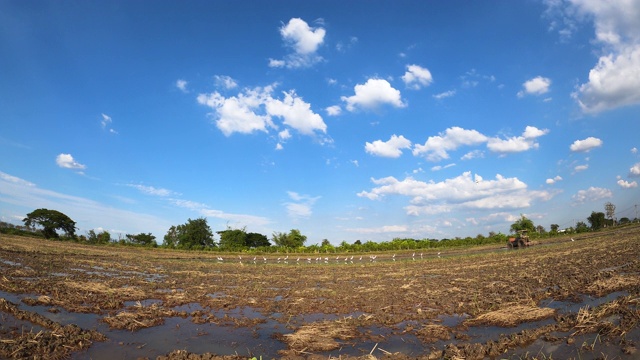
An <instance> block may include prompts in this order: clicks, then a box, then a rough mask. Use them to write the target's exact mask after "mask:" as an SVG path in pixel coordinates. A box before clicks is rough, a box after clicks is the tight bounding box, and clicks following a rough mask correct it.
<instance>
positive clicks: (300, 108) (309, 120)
mask: <svg viewBox="0 0 640 360" xmlns="http://www.w3.org/2000/svg"><path fill="white" fill-rule="evenodd" d="M283 94H284V100H278V99H274V98H269V99H268V100H267V102H266V109H267V113H268V114H269V115H272V116H280V117H282V118H283V123H284V124H285V125H288V126H290V127H292V128H294V129H296V130H298V131H299V132H300V133H302V134H305V135H312V134H313V133H314V132H315V131H321V132H323V133H326V132H327V125H326V124H325V123H324V121H323V120H322V117H321V116H320V115H318V114H316V113H314V112H313V111H312V110H311V104H309V103H306V102H304V101H303V100H302V98H301V97H299V96H298V95H297V94H296V93H295V91H293V90H291V91H289V92H284V93H283Z"/></svg>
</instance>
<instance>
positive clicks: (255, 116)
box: [198, 86, 327, 136]
mask: <svg viewBox="0 0 640 360" xmlns="http://www.w3.org/2000/svg"><path fill="white" fill-rule="evenodd" d="M273 89H274V87H273V86H266V87H256V88H254V89H245V90H244V91H243V92H241V93H239V94H238V95H237V96H231V97H228V98H227V97H224V96H223V95H221V94H220V93H218V92H214V93H211V94H200V95H198V102H199V103H200V104H202V105H206V106H208V107H210V108H211V109H213V113H211V115H212V116H213V117H214V118H215V119H216V120H215V122H216V126H217V127H218V129H220V131H222V133H223V134H225V135H226V136H230V135H231V134H233V133H234V132H239V133H243V134H249V133H252V132H255V131H262V132H269V130H270V129H276V128H277V126H276V124H275V123H274V122H273V117H279V118H281V119H282V120H283V124H284V125H286V126H289V127H291V128H293V129H295V130H297V131H298V132H300V133H301V134H305V135H312V134H314V132H315V131H320V132H322V133H325V132H326V130H327V126H326V124H325V123H324V121H323V120H322V117H321V116H320V115H318V114H316V113H314V112H313V111H312V110H311V105H310V104H309V103H306V102H304V100H303V99H302V98H301V97H300V96H298V95H297V94H296V93H295V91H293V90H291V91H288V92H283V99H277V98H274V97H273V96H272V92H273Z"/></svg>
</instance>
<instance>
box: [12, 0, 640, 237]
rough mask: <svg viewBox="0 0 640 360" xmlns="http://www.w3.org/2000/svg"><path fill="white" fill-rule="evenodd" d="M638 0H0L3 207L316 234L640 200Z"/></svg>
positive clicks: (143, 222)
mask: <svg viewBox="0 0 640 360" xmlns="http://www.w3.org/2000/svg"><path fill="white" fill-rule="evenodd" d="M638 19H640V1H638V0H633V1H631V0H629V1H615V2H610V3H604V2H601V1H596V0H571V1H563V0H553V1H552V0H549V1H506V0H505V1H476V2H468V1H440V2H436V1H429V2H426V1H388V2H383V1H349V2H344V1H304V2H301V1H270V2H267V1H187V2H175V1H50V2H42V1H39V2H33V1H7V0H4V1H0V154H1V155H2V156H0V218H1V219H2V220H3V221H8V222H12V223H21V221H20V220H21V219H22V218H23V217H24V216H25V215H26V214H27V213H29V212H30V211H32V210H34V209H36V208H41V207H44V208H52V209H56V210H59V211H62V212H64V213H65V214H67V215H69V216H70V217H71V218H72V219H74V220H75V221H77V226H78V228H79V233H81V234H82V233H85V232H86V231H88V230H90V229H96V230H102V229H104V230H107V231H109V232H111V233H112V235H113V237H117V236H118V234H119V233H122V234H126V233H139V232H151V233H153V234H154V235H156V237H157V238H158V240H159V241H162V237H163V236H164V234H165V233H166V231H167V229H168V228H169V227H170V226H171V225H178V224H182V223H185V222H186V221H187V219H188V218H192V219H194V218H198V217H206V218H207V220H208V222H209V225H210V226H211V227H212V229H213V230H214V231H219V230H224V229H225V228H227V227H228V226H229V227H232V228H243V227H246V229H247V230H248V231H252V232H260V233H263V234H265V235H267V236H269V237H270V236H271V234H272V233H273V232H274V231H278V232H288V231H289V230H290V229H293V228H297V229H300V231H301V232H302V233H303V234H305V235H307V236H308V244H313V243H319V242H320V241H321V240H322V239H325V238H326V239H329V240H330V241H331V242H332V243H334V244H338V243H339V242H341V241H343V240H345V241H347V242H353V241H355V240H357V239H360V240H374V241H387V240H391V239H393V238H395V237H412V238H417V239H422V238H436V239H441V238H451V237H456V236H459V237H466V236H476V235H477V234H484V235H486V234H488V232H489V231H495V232H504V233H508V231H509V226H510V225H511V224H512V223H513V222H514V221H515V220H516V219H517V218H518V217H519V216H520V215H521V214H524V215H525V216H527V217H529V218H531V219H532V220H533V221H534V222H535V223H536V224H537V225H543V226H544V227H545V228H547V229H549V225H550V224H559V225H560V226H561V227H569V226H572V225H573V224H574V221H586V217H588V216H589V215H590V214H591V212H592V211H604V204H605V203H606V202H612V203H613V204H614V205H616V210H617V214H616V215H617V217H618V218H621V217H629V218H634V217H635V209H636V208H635V205H636V204H640V190H639V189H638V181H639V180H640V153H638V148H640V136H639V135H638V133H639V130H640V121H639V120H640V71H639V70H638V69H640V21H638Z"/></svg>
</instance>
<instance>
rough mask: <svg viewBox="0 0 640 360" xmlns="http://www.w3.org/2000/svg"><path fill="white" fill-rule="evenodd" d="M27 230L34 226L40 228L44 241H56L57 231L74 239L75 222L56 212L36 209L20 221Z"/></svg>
mask: <svg viewBox="0 0 640 360" xmlns="http://www.w3.org/2000/svg"><path fill="white" fill-rule="evenodd" d="M22 221H23V222H24V225H25V226H26V227H28V228H31V227H35V226H36V225H39V226H42V230H41V231H42V234H43V235H44V238H45V239H50V238H55V239H57V238H58V237H59V236H58V232H57V230H62V231H64V232H65V234H66V235H67V236H68V237H71V238H75V236H76V222H75V221H73V220H71V218H70V217H68V216H67V215H65V214H63V213H61V212H60V211H57V210H49V209H37V210H33V211H32V212H30V213H28V214H27V217H26V218H24V219H23V220H22Z"/></svg>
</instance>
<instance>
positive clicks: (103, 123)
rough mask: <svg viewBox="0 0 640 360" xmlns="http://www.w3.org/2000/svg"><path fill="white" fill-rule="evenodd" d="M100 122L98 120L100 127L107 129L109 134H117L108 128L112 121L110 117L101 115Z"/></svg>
mask: <svg viewBox="0 0 640 360" xmlns="http://www.w3.org/2000/svg"><path fill="white" fill-rule="evenodd" d="M101 115H102V120H100V126H102V128H103V129H105V130H106V129H109V133H111V134H117V133H118V132H117V131H115V130H114V129H113V128H111V127H110V125H111V123H112V122H113V119H111V116H109V115H107V114H104V113H102V114H101Z"/></svg>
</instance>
